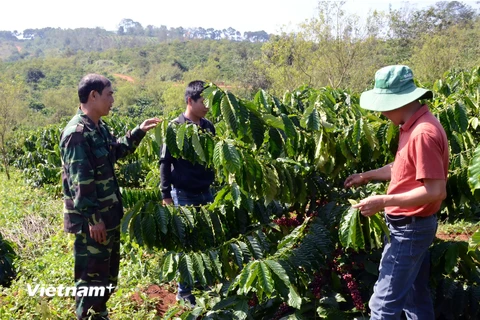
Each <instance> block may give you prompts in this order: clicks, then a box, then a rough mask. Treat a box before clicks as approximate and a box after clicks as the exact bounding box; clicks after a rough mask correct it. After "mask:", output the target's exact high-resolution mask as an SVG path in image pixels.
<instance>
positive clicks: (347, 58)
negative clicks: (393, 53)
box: [263, 1, 383, 91]
mask: <svg viewBox="0 0 480 320" xmlns="http://www.w3.org/2000/svg"><path fill="white" fill-rule="evenodd" d="M344 4H345V2H344V1H320V2H319V5H318V10H319V12H318V16H317V17H316V18H312V19H310V20H309V21H307V22H306V23H304V24H302V25H300V31H299V32H296V33H294V32H292V33H284V34H282V35H281V36H276V37H273V38H272V39H271V41H269V42H268V43H267V44H266V45H265V46H264V47H263V53H264V55H263V59H264V63H265V65H266V68H265V69H266V72H267V74H268V75H269V77H270V78H271V81H272V83H273V86H274V87H275V88H279V89H280V90H279V91H281V90H286V89H293V88H295V87H298V86H299V85H301V84H308V85H310V86H314V87H321V86H331V87H333V88H339V87H346V86H349V87H352V88H353V89H363V88H364V86H365V83H367V82H368V80H367V78H365V74H370V73H371V72H370V71H372V70H373V71H374V70H375V69H377V66H378V64H381V61H378V60H377V61H372V60H371V57H372V52H371V50H372V48H374V47H375V45H376V39H377V33H378V32H380V31H381V28H380V27H379V24H380V23H381V20H382V18H383V16H381V15H373V16H372V17H371V18H369V19H368V20H367V23H361V21H360V17H358V16H357V15H354V14H348V13H347V12H346V11H345V10H344V9H343V6H344ZM369 72H370V73H369Z"/></svg>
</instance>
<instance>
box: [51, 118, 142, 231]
mask: <svg viewBox="0 0 480 320" xmlns="http://www.w3.org/2000/svg"><path fill="white" fill-rule="evenodd" d="M144 136H145V132H143V131H142V130H141V129H140V128H139V127H138V126H137V127H136V128H135V129H133V130H132V131H131V132H130V131H129V132H128V133H127V134H126V135H125V136H124V137H121V138H119V139H117V138H115V137H114V136H113V135H112V134H111V133H110V131H109V129H108V127H107V126H106V124H105V123H104V122H103V121H102V120H100V121H99V124H98V128H97V127H96V125H95V123H94V122H93V121H92V120H91V119H90V118H88V117H87V116H86V115H85V114H84V113H83V111H81V110H80V109H79V110H78V112H77V114H76V115H75V116H74V117H73V118H72V119H71V120H70V122H69V123H68V124H67V125H66V127H65V128H64V129H63V132H62V135H61V137H60V153H61V157H62V186H63V199H64V210H63V212H64V229H65V231H66V232H71V233H77V232H79V231H82V232H86V231H87V230H88V225H89V224H90V225H94V224H97V223H98V222H99V221H100V220H101V221H103V222H104V223H105V227H106V228H107V230H110V229H113V228H115V227H117V226H118V225H119V224H120V220H121V218H122V216H123V206H122V199H121V195H120V189H119V186H118V182H117V179H116V177H115V171H114V164H115V162H116V161H117V159H119V158H122V157H124V156H126V155H128V154H130V153H132V152H133V151H135V148H136V147H137V146H138V144H139V143H140V141H141V140H142V138H143V137H144Z"/></svg>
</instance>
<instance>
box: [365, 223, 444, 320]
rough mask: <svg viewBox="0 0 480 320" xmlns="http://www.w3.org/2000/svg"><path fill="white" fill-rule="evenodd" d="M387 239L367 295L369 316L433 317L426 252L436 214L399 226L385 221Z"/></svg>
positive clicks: (430, 319) (423, 319)
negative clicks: (375, 278)
mask: <svg viewBox="0 0 480 320" xmlns="http://www.w3.org/2000/svg"><path fill="white" fill-rule="evenodd" d="M387 225H388V228H389V230H390V242H389V243H387V244H386V245H385V248H384V250H383V254H382V260H381V261H380V270H379V271H380V272H379V275H378V280H377V282H376V283H375V287H374V289H373V295H372V297H371V298H370V303H369V306H370V310H371V318H370V319H374V320H377V319H378V320H380V319H382V320H390V319H400V316H401V313H402V310H403V311H405V314H406V316H407V319H411V320H417V319H418V320H433V319H434V318H435V317H434V312H433V303H432V299H431V295H430V289H429V287H428V281H429V276H430V255H429V251H428V248H429V247H430V245H431V244H432V242H433V239H434V238H435V233H436V231H437V218H436V216H435V215H433V216H430V217H428V218H423V219H416V220H414V221H412V222H411V223H409V224H406V225H403V226H397V225H392V224H391V223H388V222H387Z"/></svg>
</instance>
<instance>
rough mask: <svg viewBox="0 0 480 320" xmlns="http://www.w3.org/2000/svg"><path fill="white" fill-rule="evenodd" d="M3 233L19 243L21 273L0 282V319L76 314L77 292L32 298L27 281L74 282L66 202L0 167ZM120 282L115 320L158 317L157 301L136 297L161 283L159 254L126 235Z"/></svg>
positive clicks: (114, 298) (113, 304) (113, 302)
mask: <svg viewBox="0 0 480 320" xmlns="http://www.w3.org/2000/svg"><path fill="white" fill-rule="evenodd" d="M0 185H1V186H2V188H1V189H0V233H2V235H3V236H4V238H5V239H7V240H9V241H11V242H13V243H14V248H15V251H16V253H17V255H18V259H17V260H16V262H15V265H16V270H17V272H18V275H17V278H16V279H15V280H14V281H13V283H12V285H11V286H10V288H2V287H0V319H2V320H3V319H15V320H17V319H62V320H63V319H74V298H73V297H40V296H38V295H35V296H32V297H30V296H29V295H28V291H27V285H28V284H30V285H31V286H34V285H35V284H41V285H44V286H56V285H64V286H73V285H74V280H73V239H74V238H73V235H71V234H67V233H65V232H64V231H63V215H62V207H63V203H62V200H61V199H60V198H55V197H53V196H51V195H49V194H47V193H46V192H45V191H43V190H41V189H34V188H31V187H29V186H27V185H26V184H25V183H24V182H23V179H22V177H21V174H20V172H18V171H13V172H12V178H11V180H7V179H6V176H5V174H4V173H3V172H0ZM122 240H123V245H122V247H121V253H122V262H121V266H120V276H119V287H118V290H117V291H116V292H115V293H114V294H113V296H112V297H111V299H110V301H109V304H108V307H109V310H110V313H111V315H112V318H114V319H158V316H156V315H155V313H156V312H155V308H154V304H153V302H151V301H148V299H147V298H145V297H143V296H142V297H143V298H145V301H144V303H143V304H142V305H138V304H137V303H135V302H134V301H133V300H132V299H131V296H132V294H134V293H135V292H139V291H140V290H141V289H142V288H145V287H146V286H147V285H148V284H151V283H158V274H157V272H156V271H155V270H157V269H158V267H157V266H158V264H159V259H160V254H158V253H152V252H148V251H147V250H146V249H144V248H141V247H139V246H138V245H137V244H136V243H131V242H129V241H128V239H127V237H126V236H122Z"/></svg>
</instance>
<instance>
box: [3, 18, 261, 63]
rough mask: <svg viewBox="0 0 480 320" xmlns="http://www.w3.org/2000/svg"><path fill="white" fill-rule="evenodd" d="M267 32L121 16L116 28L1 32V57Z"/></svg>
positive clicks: (246, 37)
mask: <svg viewBox="0 0 480 320" xmlns="http://www.w3.org/2000/svg"><path fill="white" fill-rule="evenodd" d="M269 38H270V35H269V34H267V33H266V32H265V31H263V30H261V31H246V32H244V33H243V34H242V33H241V32H240V31H237V30H235V29H233V28H227V29H222V30H216V29H213V28H207V29H205V28H201V27H199V28H182V27H178V28H167V27H166V26H160V27H154V26H147V27H146V28H143V27H142V26H141V24H139V23H138V22H135V21H133V20H131V19H123V20H122V22H121V23H120V25H119V29H118V30H117V31H115V32H114V31H107V30H105V29H102V28H77V29H61V28H43V29H26V30H24V31H23V32H21V33H19V32H15V31H0V60H3V61H17V60H20V59H24V58H26V57H44V56H51V55H59V54H62V55H67V56H68V55H73V54H75V53H77V52H79V51H83V52H92V51H95V52H101V51H104V50H108V49H122V48H134V47H142V46H146V45H149V44H156V43H161V42H168V41H187V40H197V39H205V40H230V41H236V42H238V41H246V42H255V43H263V42H266V41H268V40H269Z"/></svg>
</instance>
